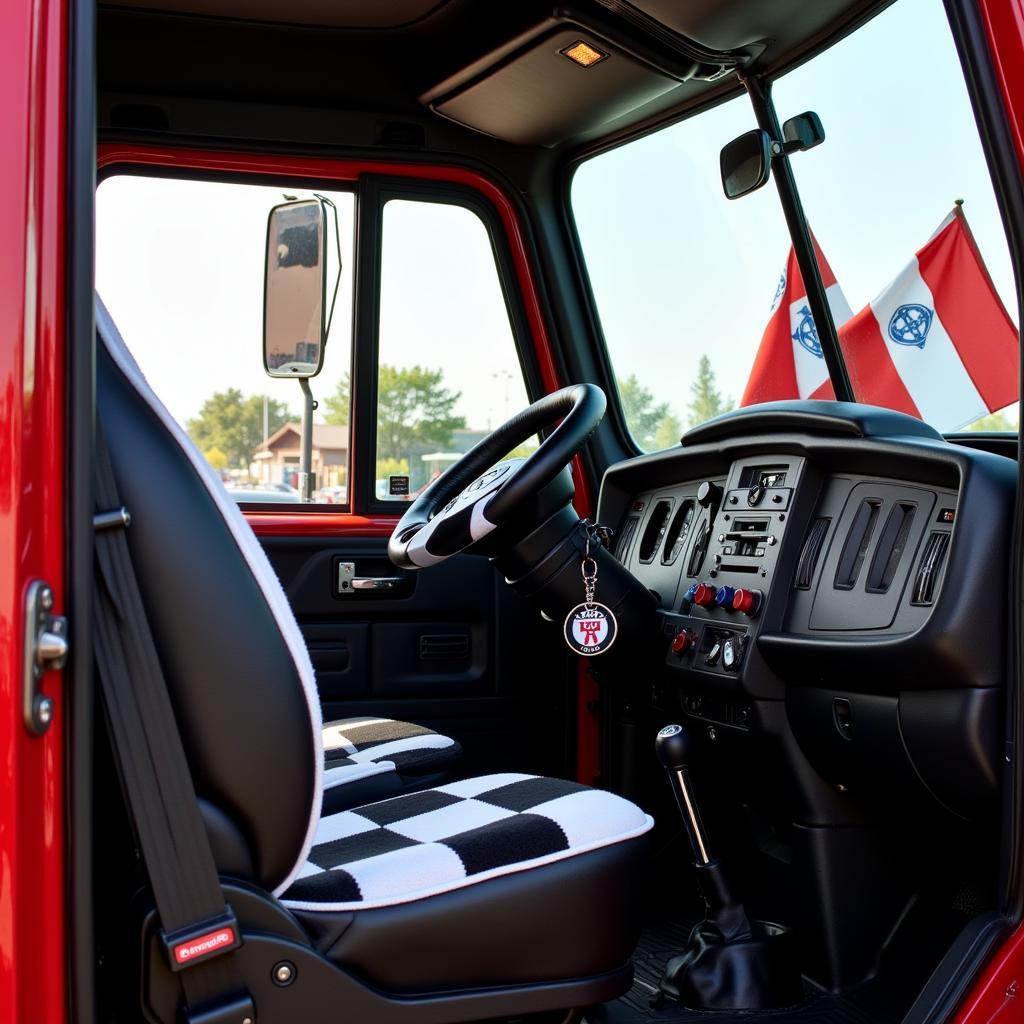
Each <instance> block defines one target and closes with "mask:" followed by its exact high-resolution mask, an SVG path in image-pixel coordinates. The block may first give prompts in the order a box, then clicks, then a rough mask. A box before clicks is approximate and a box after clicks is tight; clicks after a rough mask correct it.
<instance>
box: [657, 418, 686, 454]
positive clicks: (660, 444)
mask: <svg viewBox="0 0 1024 1024" xmlns="http://www.w3.org/2000/svg"><path fill="white" fill-rule="evenodd" d="M682 433H683V426H682V424H681V423H680V422H679V417H678V416H676V415H675V414H674V413H671V412H667V413H665V415H664V416H662V418H661V422H660V423H659V424H658V429H657V431H656V432H655V434H654V447H655V450H657V451H660V450H661V449H662V448H671V447H673V446H674V445H677V444H679V438H680V436H681V435H682Z"/></svg>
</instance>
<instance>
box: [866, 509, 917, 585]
mask: <svg viewBox="0 0 1024 1024" xmlns="http://www.w3.org/2000/svg"><path fill="white" fill-rule="evenodd" d="M916 511H917V506H916V505H914V504H912V503H911V502H907V501H897V502H896V504H895V505H893V507H892V508H891V509H890V510H889V518H888V519H886V521H885V527H884V528H883V529H882V535H881V536H880V537H879V538H878V547H876V548H875V554H874V557H873V558H872V559H871V568H870V569H869V570H868V581H867V584H866V585H865V587H864V589H865V590H866V591H867V592H868V593H869V594H885V593H888V590H889V587H890V586H892V580H893V577H894V576H895V575H896V568H897V566H898V565H899V564H900V559H901V558H902V557H903V549H904V548H905V547H906V546H907V535H908V534H909V533H910V527H911V524H912V523H913V522H914V513H915V512H916Z"/></svg>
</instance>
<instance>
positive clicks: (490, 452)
mask: <svg viewBox="0 0 1024 1024" xmlns="http://www.w3.org/2000/svg"><path fill="white" fill-rule="evenodd" d="M605 405H606V402H605V397H604V392H603V391H602V390H601V389H600V388H599V387H597V386H596V385H594V384H574V385H572V386H571V387H567V388H562V390H561V391H555V392H554V393H553V394H550V395H545V397H544V398H541V399H540V400H539V401H536V402H534V403H533V405H531V406H530V407H529V408H527V409H524V410H523V411H522V412H521V413H518V414H517V415H516V416H513V417H512V419H510V420H509V421H508V422H507V423H505V424H503V425H502V426H500V427H498V429H497V430H495V431H494V432H493V433H491V434H488V435H487V437H485V438H484V439H483V440H482V441H480V442H479V443H478V444H476V445H474V446H473V447H472V448H471V449H470V450H469V451H468V452H466V454H465V455H463V456H462V458H461V459H459V461H458V462H456V463H454V464H453V465H452V466H450V467H449V468H448V469H447V470H445V472H444V473H443V474H442V475H441V476H439V477H438V478H437V480H435V481H434V482H433V483H432V484H431V485H430V486H429V487H428V488H427V489H426V490H425V491H424V492H423V493H422V494H421V495H420V496H419V497H418V498H417V499H416V500H415V501H414V502H413V503H412V504H411V505H410V506H409V508H408V510H407V511H406V513H405V515H404V516H402V518H401V519H400V520H399V522H398V525H397V526H396V527H395V530H394V533H392V534H391V539H390V540H389V541H388V556H389V557H390V558H391V561H392V562H394V563H395V565H397V566H401V567H402V568H403V569H424V568H426V567H427V566H429V565H437V564H438V563H439V562H443V561H444V560H445V559H446V558H451V556H452V555H457V554H458V553H459V552H460V551H465V549H466V548H468V547H470V546H471V545H472V544H475V543H476V542H477V541H479V540H481V539H483V538H484V537H486V536H487V534H489V533H491V532H492V531H493V530H496V529H497V528H498V527H499V526H501V525H502V524H504V523H506V522H508V521H509V519H510V518H511V517H512V516H513V515H514V513H515V511H516V509H517V507H518V506H520V505H522V504H523V503H524V502H525V500H526V499H527V498H529V497H531V496H533V495H535V494H536V493H537V492H538V491H539V490H540V489H541V488H542V487H545V486H547V485H548V484H549V483H551V481H552V480H554V479H555V477H556V476H558V474H559V473H560V472H561V471H562V470H563V469H565V467H566V466H567V465H569V462H570V461H571V459H572V457H573V456H574V455H575V454H576V453H577V452H578V451H579V450H580V449H581V448H582V447H583V445H584V444H586V442H587V439H588V438H589V437H590V435H591V434H592V433H593V432H594V430H595V429H596V428H597V425H598V424H599V423H600V422H601V417H602V416H604V410H605ZM559 420H561V421H562V422H561V423H559V424H558V426H557V427H555V429H554V430H553V431H552V432H551V433H550V434H549V435H548V436H547V437H546V438H545V439H544V440H543V441H542V442H541V444H540V446H539V447H538V448H537V450H536V451H535V452H532V453H531V454H530V455H529V456H528V457H527V458H525V459H506V460H505V461H504V462H500V461H499V460H500V459H501V458H502V457H503V456H505V455H507V454H508V453H509V452H510V451H512V450H513V449H515V448H517V447H518V446H519V445H521V444H523V443H524V442H526V441H528V440H529V439H530V438H531V437H533V435H534V434H536V433H537V431H538V430H541V429H543V428H544V427H549V426H551V425H552V424H553V423H558V421H559Z"/></svg>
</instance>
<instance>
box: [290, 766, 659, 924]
mask: <svg viewBox="0 0 1024 1024" xmlns="http://www.w3.org/2000/svg"><path fill="white" fill-rule="evenodd" d="M652 825H653V820H652V819H651V817H650V816H649V815H647V814H645V813H644V812H643V811H642V810H640V808H639V807H637V806H636V805H634V804H632V803H630V802H629V801H628V800H624V799H623V798H622V797H619V796H615V795H614V794H613V793H607V792H605V791H604V790H600V789H591V788H589V787H587V786H582V785H580V784H579V783H576V782H565V781H563V780H561V779H548V778H541V777H538V776H536V775H521V774H516V773H507V774H502V775H487V776H483V777H481V778H476V779H465V780H463V781H461V782H452V783H449V784H448V785H445V786H439V787H438V788H436V789H428V790H424V791H423V792H419V793H411V794H408V795H405V796H398V797H394V798H393V799H391V800H384V801H381V802H380V803H375V804H368V805H366V806H364V807H357V808H356V809H355V810H351V811H343V812H341V813H340V814H332V815H328V816H326V817H324V818H322V819H321V821H320V824H319V827H318V828H317V832H316V836H315V838H314V840H313V849H312V851H311V852H310V855H309V858H308V859H307V861H306V863H305V864H304V865H303V866H302V868H301V869H300V871H299V874H298V877H297V878H296V880H295V882H294V883H293V884H292V886H291V888H290V889H289V890H288V891H287V892H286V893H285V894H284V896H283V898H282V901H283V902H284V904H285V905H286V906H289V907H291V908H292V909H294V910H309V911H318V910H319V911H325V910H366V909H370V908H372V907H385V906H393V905H395V904H398V903H409V902H411V901H413V900H418V899H423V898H425V897H428V896H435V895H438V894H440V893H443V892H448V891H450V890H452V889H460V888H463V887H465V886H468V885H473V884H475V883H477V882H483V881H486V880H488V879H490V878H495V877H497V876H499V875H506V874H511V873H512V872H516V871H523V870H526V869H528V868H535V867H540V866H542V865H544V864H549V863H552V862H554V861H558V860H563V859H564V858H566V857H572V856H575V855H578V854H582V853H586V852H588V851H590V850H595V849H598V848H599V847H602V846H609V845H611V844H613V843H619V842H624V841H625V840H628V839H632V838H635V837H637V836H640V835H642V834H643V833H644V832H646V831H648V829H650V828H651V827H652Z"/></svg>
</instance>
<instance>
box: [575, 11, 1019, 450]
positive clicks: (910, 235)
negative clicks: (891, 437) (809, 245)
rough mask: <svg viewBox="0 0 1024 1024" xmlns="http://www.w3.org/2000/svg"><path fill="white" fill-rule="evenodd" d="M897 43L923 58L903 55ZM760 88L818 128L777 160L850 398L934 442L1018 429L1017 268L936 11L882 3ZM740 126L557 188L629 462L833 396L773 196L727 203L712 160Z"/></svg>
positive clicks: (681, 128) (662, 135)
mask: <svg viewBox="0 0 1024 1024" xmlns="http://www.w3.org/2000/svg"><path fill="white" fill-rule="evenodd" d="M908 39H913V40H914V52H915V53H918V54H927V59H926V60H916V59H914V60H908V59H907V49H906V41H907V40H908ZM773 94H774V102H775V106H776V109H777V111H778V115H779V119H780V120H781V121H784V120H786V119H787V118H790V117H793V116H794V115H797V114H801V113H803V112H804V111H807V110H813V111H815V112H816V113H818V114H819V115H820V117H821V121H822V123H823V125H824V129H825V136H826V137H825V141H824V142H823V143H822V144H821V145H818V146H816V147H814V148H813V149H809V150H807V151H806V152H799V153H795V154H793V156H792V157H791V162H792V166H793V168H794V172H795V174H796V178H797V182H798V185H799V188H800V192H801V198H802V201H803V205H804V209H805V212H806V215H807V218H808V222H809V226H810V228H811V230H812V232H813V234H814V237H815V241H816V243H817V245H818V249H819V252H818V256H819V266H820V267H821V270H822V277H823V281H824V283H825V284H826V286H829V288H828V298H829V305H830V308H831V310H832V314H833V318H834V320H835V322H836V325H837V327H839V328H840V341H841V344H842V346H843V349H844V354H845V356H846V362H847V366H848V370H849V373H850V377H851V381H852V384H853V387H854V392H855V397H856V398H857V400H859V401H865V402H869V403H871V404H876V405H885V406H888V407H890V408H896V409H900V410H902V411H905V412H909V413H911V414H912V415H916V416H919V417H921V418H922V419H925V420H926V421H928V422H929V423H931V424H932V425H933V426H935V427H937V428H938V429H940V430H943V431H947V432H948V431H954V430H958V429H962V428H965V427H969V428H974V429H978V428H981V429H996V430H1001V429H1005V430H1009V429H1013V430H1015V429H1016V426H1017V415H1018V411H1017V410H1018V407H1017V384H1016V382H1017V359H1018V356H1017V341H1016V310H1017V300H1016V294H1015V291H1014V282H1013V273H1012V268H1011V264H1010V259H1009V253H1008V250H1007V246H1006V240H1005V236H1004V234H1003V231H1002V225H1001V221H1000V217H999V212H998V208H997V206H996V201H995V197H994V194H993V189H992V184H991V180H990V178H989V176H988V171H987V167H986V165H985V158H984V154H983V151H982V148H981V144H980V141H979V138H978V132H977V127H976V125H975V122H974V117H973V113H972V111H971V108H970V104H969V101H968V97H967V91H966V87H965V84H964V80H963V74H962V71H961V68H960V65H959V62H958V59H957V56H956V52H955V49H954V46H953V42H952V39H951V36H950V31H949V26H948V24H947V22H946V19H945V14H944V11H943V7H942V4H941V2H940V0H899V2H897V3H896V4H894V5H893V6H892V7H890V8H888V9H887V10H886V11H884V12H883V13H882V14H880V15H879V16H878V17H876V18H875V19H873V20H872V21H871V22H869V23H867V24H866V25H864V26H863V27H862V28H860V29H859V30H857V31H856V32H854V33H853V34H852V35H850V36H848V37H847V38H846V39H844V40H842V41H841V42H839V43H838V44H836V45H835V46H833V47H831V48H830V49H829V50H827V51H826V52H824V53H823V54H821V55H819V56H818V57H817V58H815V59H813V60H811V61H809V62H808V63H806V64H804V65H803V66H801V67H799V68H797V69H795V70H794V71H792V72H791V73H790V74H788V75H785V76H784V77H782V78H781V79H779V80H778V81H776V82H775V83H774V87H773ZM754 127H756V122H755V118H754V113H753V108H752V106H751V103H750V101H749V100H748V99H747V97H746V96H740V97H737V98H735V99H733V100H730V101H728V102H726V103H724V104H721V105H719V106H717V107H715V108H713V109H710V110H707V111H704V112H702V113H700V114H698V115H696V116H694V117H692V118H690V119H688V120H687V121H684V122H682V123H680V124H677V125H674V126H671V127H669V128H665V129H663V130H661V131H658V132H655V133H653V134H651V135H648V136H646V137H644V138H641V139H638V140H636V141H634V142H631V143H628V144H626V145H624V146H621V147H619V148H618V149H616V150H612V151H610V152H606V153H603V154H601V155H599V156H597V157H594V158H593V159H591V160H589V161H587V162H585V163H583V164H582V165H581V166H580V168H579V169H578V171H577V173H576V176H575V179H574V181H573V187H572V207H573V213H574V216H575V220H576V225H577V230H578V233H579V237H580V243H581V247H582V250H583V254H584V258H585V261H586V267H587V271H588V273H589V276H590V282H591V286H592V289H593V293H594V297H595V302H596V306H597V311H598V314H599V317H600V322H601V326H602V330H603V333H604V338H605V342H606V344H607V348H608V353H609V356H610V359H611V364H612V367H613V369H614V373H615V377H616V382H617V384H618V389H619V397H620V400H621V404H622V408H623V412H624V415H625V418H626V422H627V424H628V426H629V429H630V431H631V433H632V435H633V437H634V439H635V441H636V442H637V444H638V446H639V447H640V448H641V449H643V450H648V451H649V450H654V449H658V448H663V447H667V446H669V445H671V444H674V443H676V442H677V441H678V439H679V436H680V434H681V433H682V432H683V431H685V430H686V429H687V428H688V427H690V426H695V425H697V424H698V423H701V422H703V421H704V420H706V419H709V418H711V417H713V416H715V415H718V414H719V413H721V412H724V411H726V410H728V409H731V408H733V407H735V406H737V405H740V404H743V405H748V404H752V403H753V402H758V401H766V400H772V399H780V398H831V397H833V396H832V391H831V385H830V384H829V382H828V374H827V370H826V369H825V364H824V359H823V357H822V352H821V345H820V342H819V341H818V337H817V331H816V328H815V325H814V322H813V318H811V317H810V311H809V309H808V308H807V302H806V296H805V289H803V287H802V283H801V282H800V279H799V274H798V272H797V273H794V271H795V270H796V267H795V260H794V259H793V258H792V253H791V241H790V237H789V234H788V231H787V228H786V223H785V220H784V218H783V215H782V211H781V207H780V205H779V199H778V194H777V192H776V188H775V185H774V183H770V184H769V185H768V186H767V187H765V188H762V189H761V190H760V191H757V192H754V193H752V194H750V195H748V196H745V197H743V198H741V199H738V200H734V201H730V200H728V199H726V198H725V196H724V194H723V191H722V186H721V178H720V168H719V154H720V151H721V148H722V146H723V145H725V144H726V143H727V142H729V141H730V140H732V139H733V138H735V137H736V136H738V135H740V134H741V133H743V132H745V131H749V130H750V129H752V128H754ZM957 200H963V205H962V206H959V205H957V204H956V201H957ZM943 229H944V230H945V233H944V234H941V237H939V235H940V231H941V230H943ZM930 240H932V241H931V242H930Z"/></svg>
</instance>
